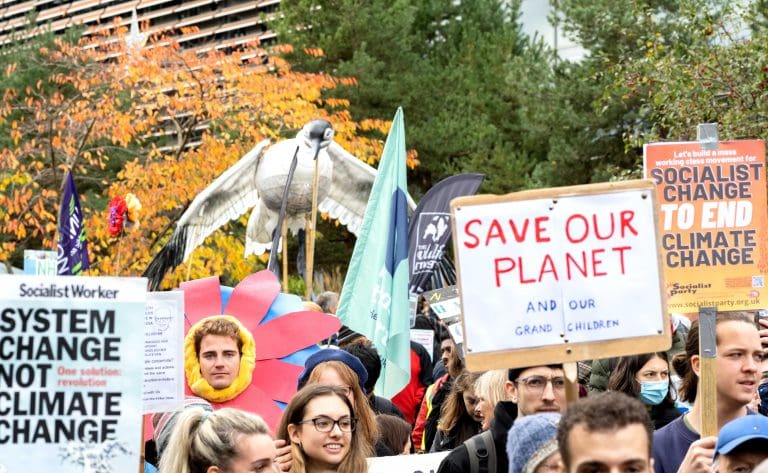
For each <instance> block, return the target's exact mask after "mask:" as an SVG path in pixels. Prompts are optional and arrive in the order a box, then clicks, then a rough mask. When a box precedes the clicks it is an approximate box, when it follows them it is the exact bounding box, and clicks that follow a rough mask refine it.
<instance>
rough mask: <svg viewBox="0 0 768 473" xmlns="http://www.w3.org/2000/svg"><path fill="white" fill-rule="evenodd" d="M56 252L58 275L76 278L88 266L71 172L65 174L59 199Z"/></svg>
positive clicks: (80, 211) (81, 221) (83, 231)
mask: <svg viewBox="0 0 768 473" xmlns="http://www.w3.org/2000/svg"><path fill="white" fill-rule="evenodd" d="M56 250H57V257H56V266H57V272H58V274H60V275H68V276H77V275H79V274H81V273H82V272H83V271H84V270H86V269H88V266H90V264H89V262H88V245H87V243H86V241H85V227H84V226H83V212H82V210H80V196H79V195H78V194H77V189H75V180H74V179H73V178H72V172H69V173H68V174H67V182H66V184H65V185H64V195H63V196H62V198H61V208H60V209H59V242H58V245H57V248H56Z"/></svg>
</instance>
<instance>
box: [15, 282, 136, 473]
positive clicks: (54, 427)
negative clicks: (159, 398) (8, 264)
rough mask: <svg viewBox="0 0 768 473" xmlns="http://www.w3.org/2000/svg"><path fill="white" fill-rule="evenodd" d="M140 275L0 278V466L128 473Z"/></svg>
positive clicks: (132, 466)
mask: <svg viewBox="0 0 768 473" xmlns="http://www.w3.org/2000/svg"><path fill="white" fill-rule="evenodd" d="M145 300H146V279H144V278H86V277H74V276H66V277H56V276H3V277H2V278H0V470H3V469H4V471H8V472H10V473H15V472H28V471H58V472H83V471H94V472H95V471H99V472H124V471H138V468H139V458H140V451H139V450H140V445H141V413H142V378H143V370H144V364H143V361H144V360H143V346H144V308H145Z"/></svg>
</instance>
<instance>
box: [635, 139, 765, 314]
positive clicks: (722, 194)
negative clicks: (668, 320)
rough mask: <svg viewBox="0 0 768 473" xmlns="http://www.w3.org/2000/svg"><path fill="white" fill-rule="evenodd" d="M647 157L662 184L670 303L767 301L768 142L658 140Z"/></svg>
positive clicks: (676, 307)
mask: <svg viewBox="0 0 768 473" xmlns="http://www.w3.org/2000/svg"><path fill="white" fill-rule="evenodd" d="M644 164H645V174H646V176H647V177H649V178H651V179H652V180H653V181H654V183H655V184H656V189H657V198H658V201H659V209H660V213H659V217H660V218H659V220H660V224H661V232H662V236H661V246H662V251H663V263H664V266H663V267H664V274H665V280H666V284H667V287H666V290H667V294H668V295H669V302H668V303H669V309H670V310H671V311H673V312H696V311H697V310H698V308H699V307H718V308H720V309H722V310H744V309H760V308H763V307H765V306H766V302H768V301H767V300H766V291H765V276H766V272H768V252H766V250H765V249H764V248H763V247H764V245H763V244H762V242H765V241H766V238H768V216H767V215H768V210H766V205H767V204H766V178H765V143H764V142H763V141H757V140H751V141H723V142H720V144H719V147H718V149H715V150H706V149H702V147H701V145H700V144H699V143H697V142H687V143H653V144H649V145H646V146H645V148H644Z"/></svg>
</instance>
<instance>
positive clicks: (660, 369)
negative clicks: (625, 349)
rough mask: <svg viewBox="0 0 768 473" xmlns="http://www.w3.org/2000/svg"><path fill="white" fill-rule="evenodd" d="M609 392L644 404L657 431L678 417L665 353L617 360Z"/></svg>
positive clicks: (610, 380)
mask: <svg viewBox="0 0 768 473" xmlns="http://www.w3.org/2000/svg"><path fill="white" fill-rule="evenodd" d="M608 390H609V391H618V392H622V393H624V394H626V395H628V396H632V397H636V398H638V399H640V400H641V401H643V404H645V406H646V407H647V408H648V413H649V414H650V416H651V420H652V421H653V428H654V430H655V429H660V428H662V427H664V426H665V425H667V424H669V423H670V422H672V421H673V420H675V419H676V418H678V417H679V416H680V411H679V410H677V408H676V407H675V399H674V393H675V389H674V386H673V385H672V384H671V383H670V382H669V361H668V359H667V354H666V353H665V352H657V353H644V354H642V355H633V356H624V357H621V358H619V360H618V362H617V363H616V368H615V369H614V371H613V373H612V374H611V377H610V378H609V379H608Z"/></svg>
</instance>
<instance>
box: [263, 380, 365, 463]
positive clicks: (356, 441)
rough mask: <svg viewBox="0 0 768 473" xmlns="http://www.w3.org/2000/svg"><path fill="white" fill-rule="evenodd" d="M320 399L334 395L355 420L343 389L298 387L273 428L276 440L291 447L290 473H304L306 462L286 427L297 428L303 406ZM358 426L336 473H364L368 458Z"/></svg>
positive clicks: (303, 410)
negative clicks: (342, 402) (283, 441)
mask: <svg viewBox="0 0 768 473" xmlns="http://www.w3.org/2000/svg"><path fill="white" fill-rule="evenodd" d="M324 396H336V397H338V398H340V399H341V400H342V401H344V404H345V405H346V406H347V408H348V409H349V415H350V417H352V418H356V415H355V409H354V408H353V407H352V403H351V402H350V400H349V398H348V397H347V393H346V391H345V390H344V389H343V388H340V387H338V386H328V385H325V384H307V385H306V386H304V387H303V388H301V389H300V390H299V392H297V393H296V395H295V396H293V399H291V402H289V403H288V407H286V408H285V412H283V418H282V419H281V420H280V427H279V428H278V429H277V438H279V439H283V440H285V443H286V444H287V445H290V446H291V457H292V459H293V466H292V467H291V472H292V473H306V471H307V460H308V459H307V456H306V453H304V450H303V449H302V448H301V446H300V445H298V444H295V443H293V442H291V436H290V435H289V434H288V426H289V425H294V426H298V425H300V424H299V422H301V421H302V419H303V418H304V414H305V411H306V409H307V405H308V404H309V403H310V401H312V400H313V399H316V398H318V397H324ZM359 427H360V425H359V423H358V425H357V427H356V428H355V429H354V430H353V431H352V432H351V437H352V441H351V443H350V445H349V452H347V454H346V455H345V456H344V458H343V459H342V460H341V463H339V466H338V467H337V469H336V471H337V472H339V473H358V472H366V471H368V463H367V461H366V457H367V456H368V455H369V452H368V451H367V448H366V440H365V438H364V437H363V434H362V432H361V431H360V429H359Z"/></svg>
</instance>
